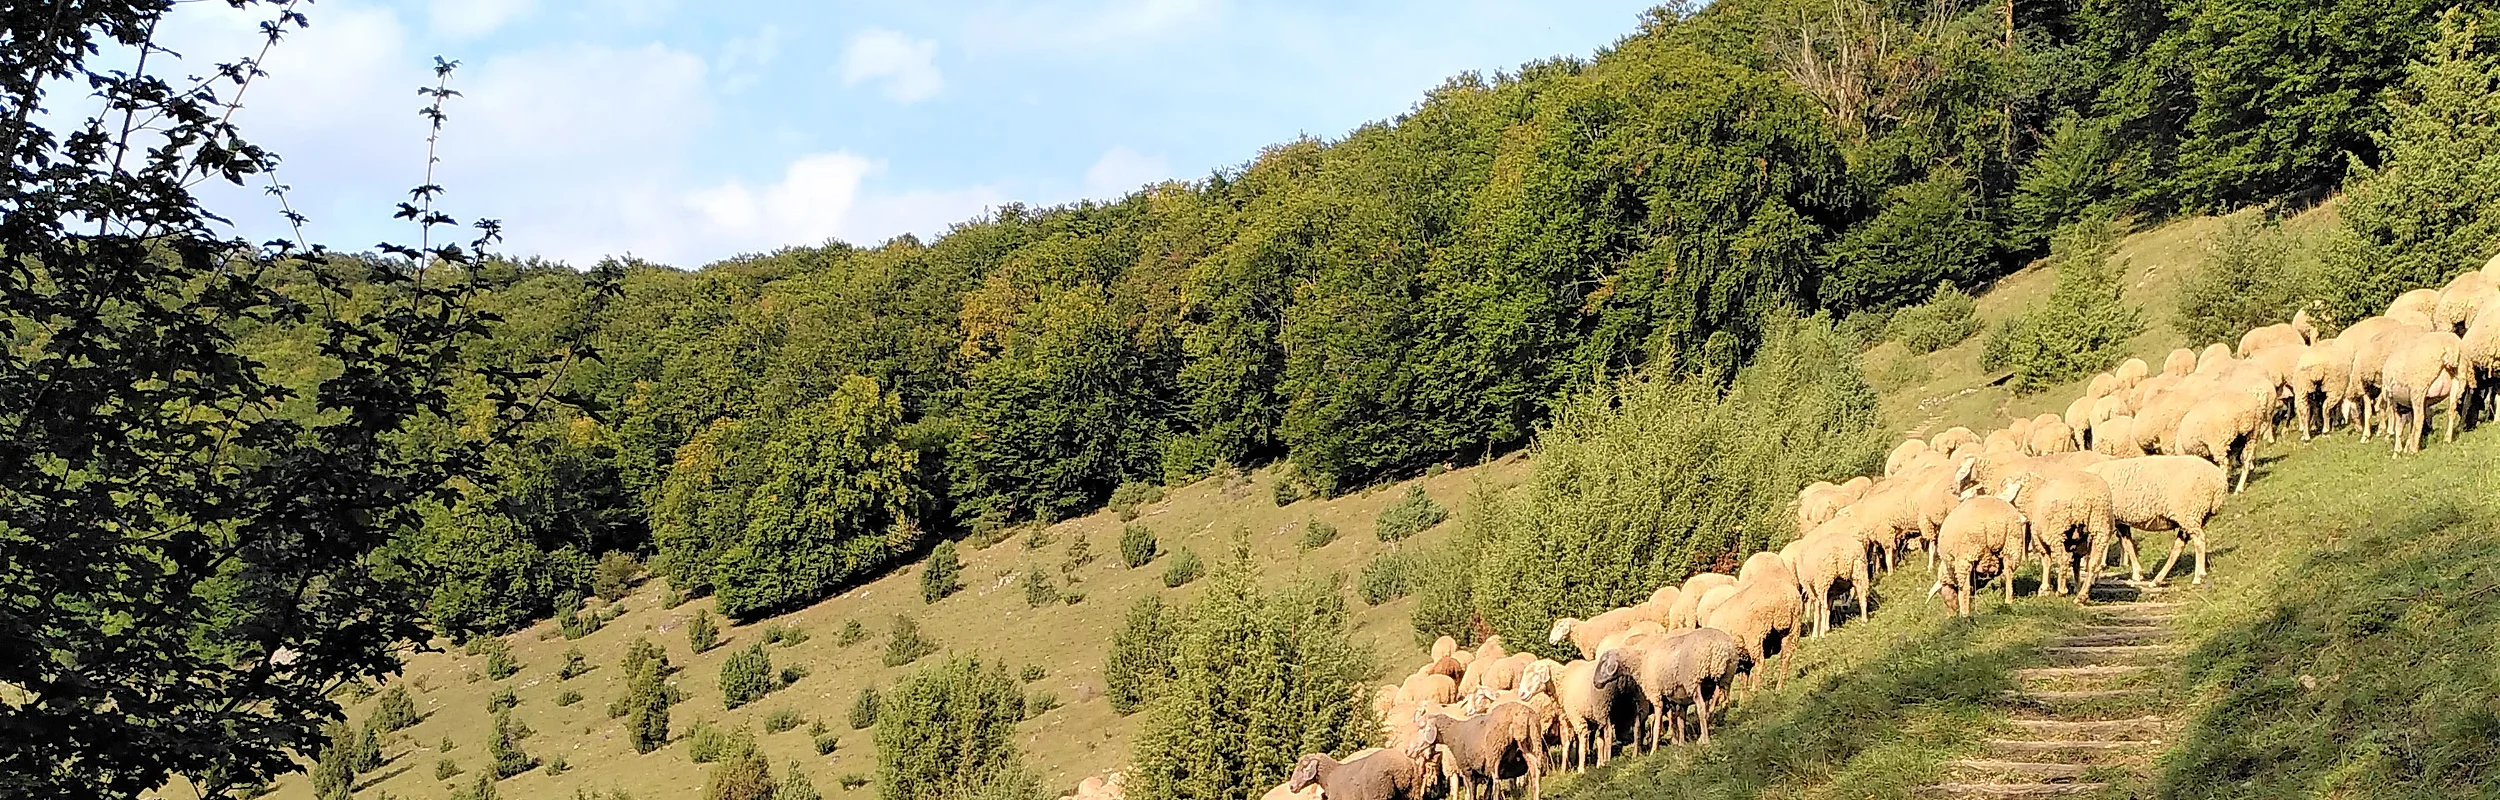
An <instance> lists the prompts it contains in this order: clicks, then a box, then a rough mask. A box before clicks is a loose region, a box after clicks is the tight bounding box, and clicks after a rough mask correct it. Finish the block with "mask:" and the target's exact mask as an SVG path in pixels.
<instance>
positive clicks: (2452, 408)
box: [2242, 330, 2464, 483]
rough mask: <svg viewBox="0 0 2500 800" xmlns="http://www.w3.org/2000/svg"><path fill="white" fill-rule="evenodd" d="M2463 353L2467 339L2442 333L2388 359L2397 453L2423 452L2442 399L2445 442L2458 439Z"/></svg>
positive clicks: (2418, 339)
mask: <svg viewBox="0 0 2500 800" xmlns="http://www.w3.org/2000/svg"><path fill="white" fill-rule="evenodd" d="M2463 350H2464V340H2462V339H2459V338H2458V337H2457V335H2456V334H2453V333H2449V332H2447V331H2444V330H2443V331H2434V332H2431V333H2423V334H2415V335H2414V336H2413V337H2412V338H2411V339H2409V340H2408V341H2406V342H2405V343H2404V344H2403V345H2402V346H2400V347H2398V348H2397V349H2396V350H2395V352H2393V353H2391V354H2390V355H2389V356H2388V358H2387V367H2386V370H2385V374H2384V377H2383V378H2382V381H2381V382H2382V385H2383V386H2384V390H2383V392H2382V393H2383V394H2384V395H2385V396H2386V401H2387V411H2388V413H2389V415H2390V416H2389V418H2388V434H2389V438H2391V439H2393V440H2395V451H2396V452H2398V453H2403V452H2407V451H2411V452H2415V453H2419V452H2422V428H2423V424H2424V423H2425V422H2426V421H2427V420H2429V418H2430V413H2431V405H2432V404H2433V403H2436V402H2438V401H2440V400H2446V401H2448V431H2447V435H2446V441H2451V442H2453V441H2456V440H2457V412H2458V405H2457V403H2458V396H2459V395H2460V394H2462V393H2461V392H2459V391H2458V385H2457V381H2458V377H2457V365H2458V363H2459V362H2460V360H2461V359H2462V354H2463ZM2398 422H2404V423H2406V430H2404V431H2402V432H2399V431H2398V430H2396V427H2395V426H2396V424H2397V423H2398ZM2242 482H2243V483H2245V482H2246V479H2245V478H2243V479H2242Z"/></svg>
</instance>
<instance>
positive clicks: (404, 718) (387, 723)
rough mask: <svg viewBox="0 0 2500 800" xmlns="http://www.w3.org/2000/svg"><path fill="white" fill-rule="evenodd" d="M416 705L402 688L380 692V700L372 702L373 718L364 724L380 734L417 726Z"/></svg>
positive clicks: (397, 687)
mask: <svg viewBox="0 0 2500 800" xmlns="http://www.w3.org/2000/svg"><path fill="white" fill-rule="evenodd" d="M417 719H418V715H417V703H416V701H415V700H411V699H409V697H408V689H407V687H404V686H393V687H391V688H388V689H384V690H382V699H380V700H375V701H373V716H371V717H368V718H366V720H365V724H367V725H369V726H372V727H373V729H374V730H375V731H377V732H380V733H390V732H391V731H395V730H399V729H401V728H405V727H408V726H410V725H415V724H417Z"/></svg>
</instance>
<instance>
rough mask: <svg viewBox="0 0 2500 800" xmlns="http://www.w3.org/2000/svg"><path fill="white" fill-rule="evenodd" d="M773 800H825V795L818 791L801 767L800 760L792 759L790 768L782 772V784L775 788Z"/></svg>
mask: <svg viewBox="0 0 2500 800" xmlns="http://www.w3.org/2000/svg"><path fill="white" fill-rule="evenodd" d="M772 800H825V795H824V793H822V792H818V791H816V784H815V783H814V782H813V781H810V780H808V779H807V773H806V772H804V771H802V770H800V769H799V762H796V761H792V762H790V768H789V769H787V770H784V771H783V772H782V773H781V786H780V787H779V788H776V789H774V790H773V796H772Z"/></svg>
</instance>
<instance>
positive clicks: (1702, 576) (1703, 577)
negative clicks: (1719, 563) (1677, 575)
mask: <svg viewBox="0 0 2500 800" xmlns="http://www.w3.org/2000/svg"><path fill="white" fill-rule="evenodd" d="M1734 585H1736V576H1734V575H1728V574H1724V573H1718V572H1701V573H1695V574H1694V575H1693V576H1692V577H1690V578H1685V579H1684V588H1683V591H1681V592H1680V593H1678V594H1677V595H1676V598H1675V607H1674V608H1672V609H1669V610H1668V611H1667V630H1671V631H1672V630H1681V629H1684V628H1692V627H1698V626H1700V625H1701V619H1702V617H1701V613H1700V612H1699V611H1698V608H1699V607H1700V605H1701V599H1702V597H1703V596H1704V595H1708V594H1709V593H1710V590H1712V589H1716V588H1718V587H1721V586H1734Z"/></svg>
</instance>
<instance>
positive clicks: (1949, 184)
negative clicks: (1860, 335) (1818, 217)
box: [1821, 167, 1997, 308]
mask: <svg viewBox="0 0 2500 800" xmlns="http://www.w3.org/2000/svg"><path fill="white" fill-rule="evenodd" d="M1972 184H1973V181H1972V180H1971V179H1970V176H1968V175H1966V174H1964V173H1963V172H1962V171H1960V170H1957V169H1953V168H1950V167H1944V168H1939V169H1936V170H1934V171H1933V172H1930V173H1929V174H1928V175H1927V177H1926V178H1924V179H1922V180H1919V181H1918V182H1915V183H1908V184H1903V185H1899V186H1895V187H1892V188H1891V189H1888V190H1886V191H1885V192H1884V196H1883V198H1882V201H1881V207H1880V209H1879V210H1878V211H1877V212H1876V213H1875V216H1874V218H1872V219H1869V220H1866V221H1865V222H1863V223H1860V224H1858V225H1855V226H1852V227H1850V228H1848V229H1847V230H1846V231H1845V232H1843V233H1842V234H1841V236H1840V238H1839V240H1838V241H1835V242H1833V243H1832V244H1831V258H1832V262H1833V264H1832V268H1831V269H1830V270H1828V271H1826V273H1825V275H1824V278H1823V281H1824V283H1823V287H1822V291H1821V294H1822V297H1823V299H1824V301H1825V302H1827V303H1830V304H1831V305H1833V306H1835V307H1838V308H1878V307H1888V306H1898V305H1901V304H1904V303H1908V302H1911V301H1912V300H1915V299H1917V297H1918V296H1919V295H1920V294H1921V293H1923V292H1925V291H1926V290H1927V287H1930V286H1934V285H1935V284H1936V283H1937V282H1938V281H1969V280H1972V279H1974V278H1976V277H1978V275H1979V274H1980V272H1981V271H1982V270H1985V269H1986V268H1987V267H1988V265H1989V263H1990V261H1991V260H1992V259H1993V258H1994V257H1995V252H1996V238H1997V234H1996V230H1995V227H1994V226H1993V225H1992V224H1991V223H1990V221H1989V219H1988V213H1987V204H1986V203H1984V202H1983V201H1981V200H1980V199H1979V198H1978V197H1977V196H1976V195H1974V194H1973V193H1972V192H1971V187H1972Z"/></svg>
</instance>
